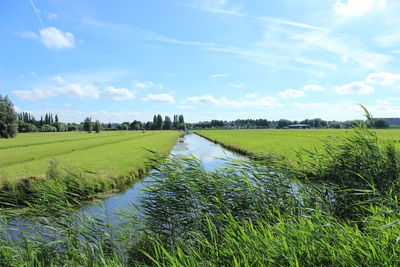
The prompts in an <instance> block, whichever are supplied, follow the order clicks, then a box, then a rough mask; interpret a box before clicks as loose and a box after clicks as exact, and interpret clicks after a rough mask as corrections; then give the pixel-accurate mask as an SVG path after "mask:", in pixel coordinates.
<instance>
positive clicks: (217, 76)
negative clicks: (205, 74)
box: [210, 73, 229, 79]
mask: <svg viewBox="0 0 400 267" xmlns="http://www.w3.org/2000/svg"><path fill="white" fill-rule="evenodd" d="M228 76H229V74H223V73H217V74H213V75H210V78H211V79H216V78H222V77H228Z"/></svg>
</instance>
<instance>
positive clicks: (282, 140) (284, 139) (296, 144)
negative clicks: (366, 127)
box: [196, 129, 400, 159]
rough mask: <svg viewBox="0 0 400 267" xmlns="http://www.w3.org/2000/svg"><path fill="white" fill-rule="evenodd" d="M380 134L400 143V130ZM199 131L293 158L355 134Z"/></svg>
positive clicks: (235, 145) (237, 146) (244, 148)
mask: <svg viewBox="0 0 400 267" xmlns="http://www.w3.org/2000/svg"><path fill="white" fill-rule="evenodd" d="M375 131H376V132H377V133H378V135H379V137H381V138H382V139H386V140H393V141H394V142H395V144H396V147H400V143H399V142H400V130H398V129H384V130H383V129H382V130H375ZM196 133H198V134H199V135H201V136H203V137H205V138H207V139H209V140H211V141H213V142H216V143H219V144H221V145H223V146H225V147H227V148H229V149H231V150H234V151H236V152H239V153H241V154H245V155H252V156H260V155H266V154H271V153H273V154H277V155H280V156H283V157H286V158H288V159H294V158H295V157H296V156H297V155H298V152H301V150H302V149H306V150H315V149H317V150H318V149H322V148H323V146H324V144H325V143H326V142H336V141H337V140H338V139H341V138H344V137H347V136H350V135H351V134H353V130H352V129H257V130H256V129H254V130H253V129H249V130H247V129H246V130H196Z"/></svg>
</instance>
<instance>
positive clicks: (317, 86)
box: [302, 84, 326, 91]
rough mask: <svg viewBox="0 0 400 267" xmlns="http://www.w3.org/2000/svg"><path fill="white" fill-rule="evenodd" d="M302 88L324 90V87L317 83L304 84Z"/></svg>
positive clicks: (305, 89)
mask: <svg viewBox="0 0 400 267" xmlns="http://www.w3.org/2000/svg"><path fill="white" fill-rule="evenodd" d="M302 89H303V90H304V91H325V90H326V89H325V88H324V87H322V86H320V85H317V84H309V85H304V86H303V88H302Z"/></svg>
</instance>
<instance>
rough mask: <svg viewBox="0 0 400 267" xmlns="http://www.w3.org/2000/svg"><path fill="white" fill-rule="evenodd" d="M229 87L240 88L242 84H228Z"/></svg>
mask: <svg viewBox="0 0 400 267" xmlns="http://www.w3.org/2000/svg"><path fill="white" fill-rule="evenodd" d="M228 85H229V86H230V87H234V88H240V87H243V86H244V83H230V84H228Z"/></svg>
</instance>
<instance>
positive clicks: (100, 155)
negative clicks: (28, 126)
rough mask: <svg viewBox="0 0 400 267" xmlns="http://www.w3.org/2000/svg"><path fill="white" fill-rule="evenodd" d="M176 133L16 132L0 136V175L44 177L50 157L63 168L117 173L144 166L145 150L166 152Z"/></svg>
mask: <svg viewBox="0 0 400 267" xmlns="http://www.w3.org/2000/svg"><path fill="white" fill-rule="evenodd" d="M178 136H179V132H177V131H147V132H144V133H142V132H133V131H129V132H102V133H100V134H95V133H91V134H88V133H84V132H73V133H32V134H19V135H18V136H17V137H16V138H14V139H0V162H1V163H0V177H1V178H3V179H4V178H8V179H15V178H20V177H29V176H43V175H44V174H46V171H47V168H48V166H49V162H50V161H51V160H56V161H57V162H58V163H59V164H60V165H61V166H63V167H71V168H81V169H84V170H90V171H92V172H98V173H99V174H100V175H108V176H119V175H123V174H127V173H128V172H129V171H131V170H135V169H136V168H137V167H140V166H143V164H144V160H145V158H146V157H148V156H149V155H150V154H151V153H150V152H149V151H146V149H150V150H153V151H156V152H161V153H162V152H168V151H169V150H170V148H171V147H172V145H173V144H174V143H175V141H176V139H177V138H178ZM1 178H0V179H1Z"/></svg>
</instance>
